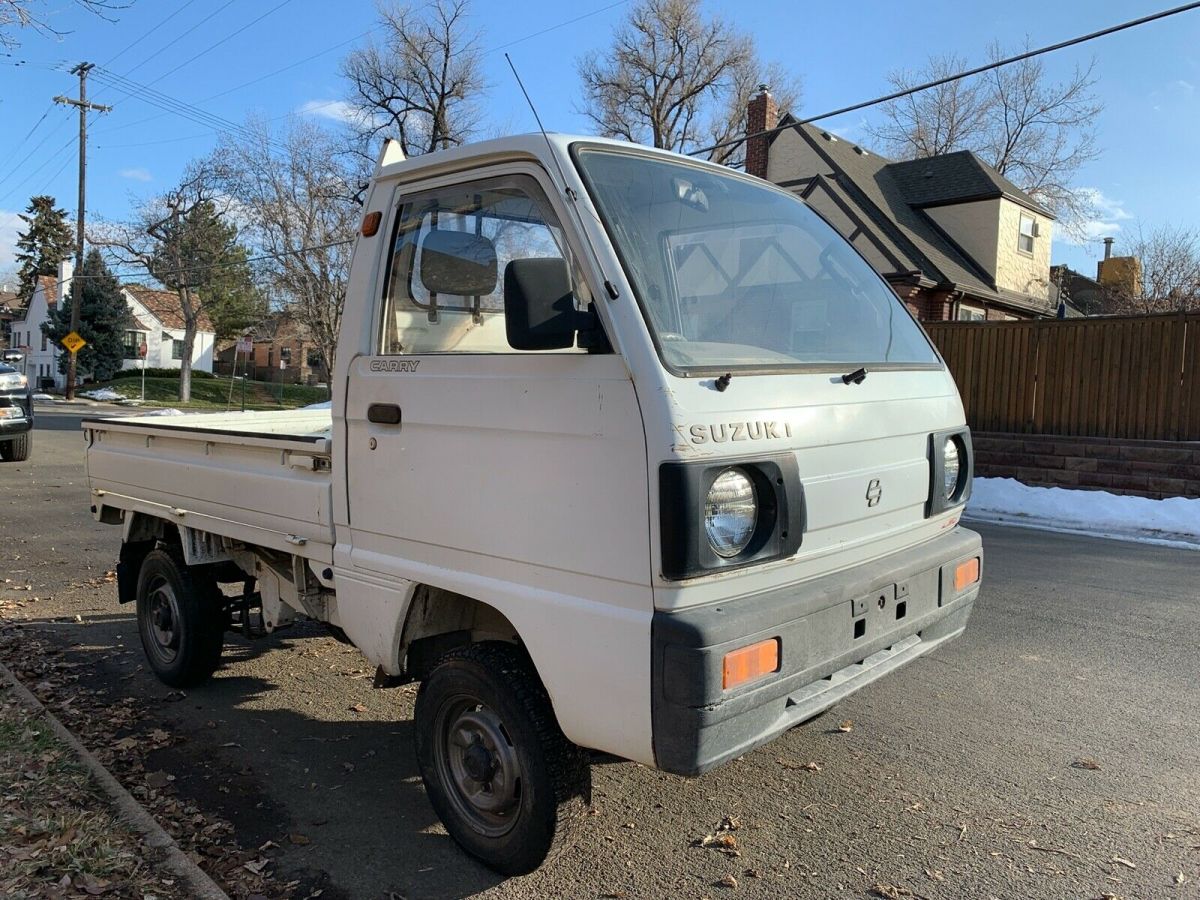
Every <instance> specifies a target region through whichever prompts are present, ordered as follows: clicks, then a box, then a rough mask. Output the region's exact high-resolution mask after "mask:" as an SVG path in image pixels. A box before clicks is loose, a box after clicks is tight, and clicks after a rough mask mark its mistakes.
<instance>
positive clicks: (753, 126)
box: [746, 84, 779, 178]
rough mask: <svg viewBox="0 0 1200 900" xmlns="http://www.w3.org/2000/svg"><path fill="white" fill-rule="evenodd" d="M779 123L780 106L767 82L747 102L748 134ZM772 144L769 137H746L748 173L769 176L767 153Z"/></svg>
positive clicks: (770, 127)
mask: <svg viewBox="0 0 1200 900" xmlns="http://www.w3.org/2000/svg"><path fill="white" fill-rule="evenodd" d="M778 124H779V107H778V106H776V104H775V98H774V97H772V96H771V91H770V89H769V88H768V87H767V85H765V84H760V85H759V86H758V94H757V95H756V96H754V97H753V98H752V99H751V100H750V102H749V103H747V104H746V134H750V135H752V134H757V133H758V132H760V131H769V130H770V129H772V128H774V127H775V126H776V125H778ZM770 146H771V139H770V138H769V137H750V138H747V139H746V174H748V175H755V176H757V177H759V178H766V177H767V153H768V151H769V148H770Z"/></svg>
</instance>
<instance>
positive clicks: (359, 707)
mask: <svg viewBox="0 0 1200 900" xmlns="http://www.w3.org/2000/svg"><path fill="white" fill-rule="evenodd" d="M350 710H351V712H356V713H365V712H366V711H367V708H366V707H365V706H364V705H363V704H361V703H353V704H351V705H350Z"/></svg>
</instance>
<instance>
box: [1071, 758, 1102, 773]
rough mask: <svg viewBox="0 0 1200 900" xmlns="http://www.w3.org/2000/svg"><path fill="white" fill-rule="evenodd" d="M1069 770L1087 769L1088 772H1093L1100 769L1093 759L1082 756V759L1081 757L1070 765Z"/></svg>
mask: <svg viewBox="0 0 1200 900" xmlns="http://www.w3.org/2000/svg"><path fill="white" fill-rule="evenodd" d="M1071 768H1072V769H1087V770H1088V771H1091V772H1095V771H1097V770H1098V769H1099V768H1100V763H1098V762H1096V761H1095V760H1094V759H1092V758H1091V757H1089V756H1084V757H1081V758H1080V759H1077V760H1075V762H1073V763H1071Z"/></svg>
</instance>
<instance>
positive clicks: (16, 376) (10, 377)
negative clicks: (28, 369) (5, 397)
mask: <svg viewBox="0 0 1200 900" xmlns="http://www.w3.org/2000/svg"><path fill="white" fill-rule="evenodd" d="M28 383H29V380H28V379H27V378H26V377H25V376H24V375H22V374H21V373H20V372H5V373H4V374H3V375H0V391H11V390H13V389H14V388H23V387H25V385H26V384H28Z"/></svg>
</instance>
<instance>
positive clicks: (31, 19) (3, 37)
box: [0, 0, 129, 47]
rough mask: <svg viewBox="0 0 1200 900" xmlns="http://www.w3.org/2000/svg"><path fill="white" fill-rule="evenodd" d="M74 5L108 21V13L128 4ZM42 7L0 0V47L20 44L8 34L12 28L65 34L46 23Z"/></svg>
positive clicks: (31, 0) (36, 1) (30, 0)
mask: <svg viewBox="0 0 1200 900" xmlns="http://www.w3.org/2000/svg"><path fill="white" fill-rule="evenodd" d="M75 3H76V5H78V6H82V7H83V8H84V9H86V10H87V11H88V12H90V13H94V14H95V15H97V16H99V17H100V18H102V19H108V13H110V12H111V11H113V10H117V9H126V8H127V7H128V6H129V4H128V3H116V2H113V0H75ZM43 5H44V4H43V3H42V2H40V0H0V47H15V46H17V44H18V43H20V42H19V41H18V40H17V39H16V38H15V37H13V35H12V34H11V33H10V29H12V28H13V27H14V26H15V27H16V28H32V29H33V30H34V31H38V32H41V33H43V34H50V35H54V36H56V37H61V36H62V35H63V34H65V32H62V31H59V30H57V29H56V28H53V27H51V26H50V23H49V22H47V21H46V19H45V18H44V17H43V14H42V12H41V11H40V9H41V7H42V6H43ZM108 20H109V21H112V20H111V19H108Z"/></svg>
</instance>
